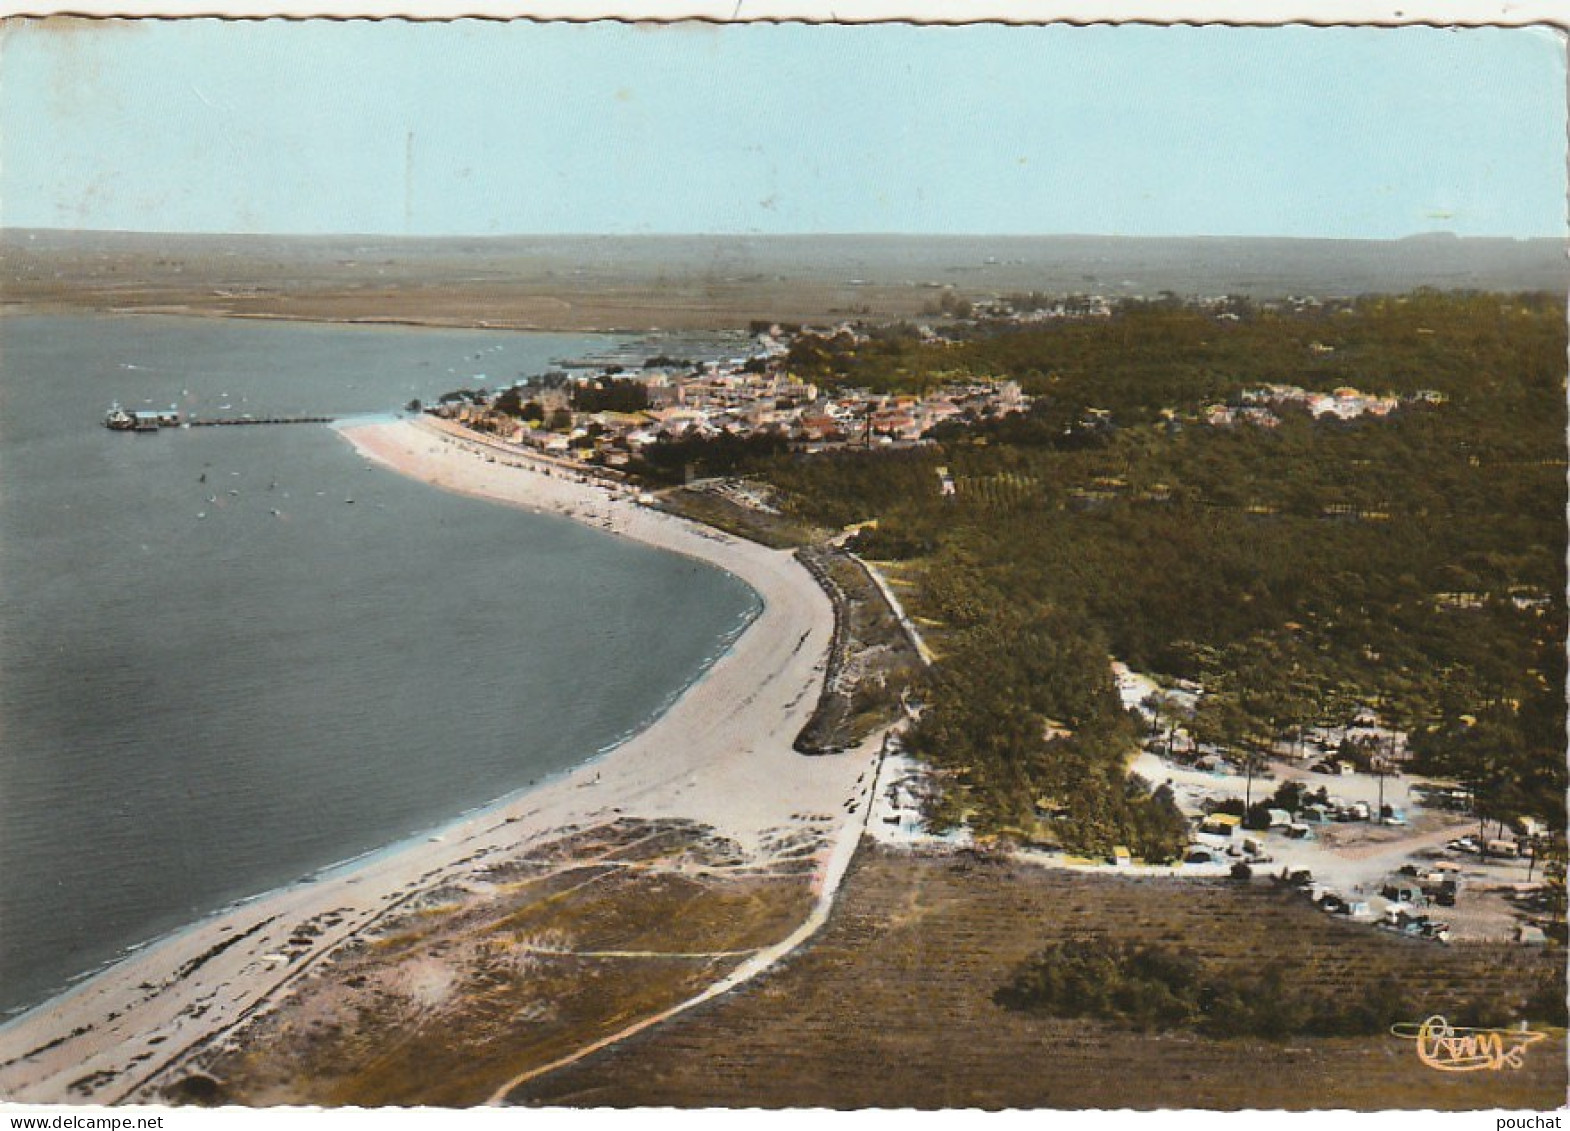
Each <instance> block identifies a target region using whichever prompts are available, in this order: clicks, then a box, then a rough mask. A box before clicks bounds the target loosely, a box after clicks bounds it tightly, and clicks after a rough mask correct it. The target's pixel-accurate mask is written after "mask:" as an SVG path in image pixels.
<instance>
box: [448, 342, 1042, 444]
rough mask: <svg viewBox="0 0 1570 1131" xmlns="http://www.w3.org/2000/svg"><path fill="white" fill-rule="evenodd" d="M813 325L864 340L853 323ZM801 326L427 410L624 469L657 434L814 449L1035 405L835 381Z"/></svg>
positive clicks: (999, 394) (963, 385)
mask: <svg viewBox="0 0 1570 1131" xmlns="http://www.w3.org/2000/svg"><path fill="white" fill-rule="evenodd" d="M800 333H805V334H808V335H810V336H825V337H836V338H839V339H841V340H842V341H843V340H844V339H847V338H848V339H849V341H850V342H851V343H852V344H854V343H856V342H858V341H863V342H864V341H865V340H866V334H865V330H864V329H862V328H858V327H855V326H851V325H849V324H845V325H841V326H839V327H836V328H834V329H833V330H829V331H825V332H823V333H822V334H821V335H814V334H813V333H812V332H811V331H800V332H798V334H800ZM798 334H792V333H790V332H788V331H786V330H784V329H782V328H781V327H779V326H773V327H771V328H770V329H768V330H767V331H766V332H764V333H762V334H760V335H758V336H757V338H756V339H755V340H754V345H755V351H754V352H753V353H751V354H750V355H749V356H746V357H735V358H730V359H725V360H715V361H701V362H697V363H690V364H679V365H673V364H670V360H669V359H667V358H659V357H656V358H652V359H650V360H649V362H648V363H647V364H646V365H644V366H643V367H642V368H641V369H639V370H636V371H631V372H629V371H628V370H627V369H626V368H624V367H623V366H620V365H614V364H612V365H606V366H600V367H593V368H579V369H576V370H574V371H572V372H567V371H564V370H556V371H552V372H549V373H546V374H544V375H542V376H540V377H537V378H533V379H531V380H530V381H528V382H527V383H525V384H522V385H518V386H513V387H512V388H509V389H504V390H500V391H497V392H494V393H490V392H486V391H484V390H482V389H481V390H467V389H465V390H459V391H455V392H452V393H448V394H445V395H444V396H443V397H442V398H441V400H440V402H439V403H438V404H436V405H434V406H431V408H430V409H429V411H430V412H431V413H432V414H433V415H436V416H438V417H442V418H444V419H449V420H454V421H457V422H458V423H460V424H463V425H465V426H466V427H468V428H471V429H473V430H475V431H477V432H483V433H488V434H490V435H493V436H496V437H497V438H499V439H501V440H504V441H506V442H508V443H512V444H516V445H519V446H521V447H524V448H529V449H533V450H535V451H538V452H543V453H545V454H547V455H552V456H558V457H566V458H571V459H573V460H576V461H578V462H580V463H582V464H584V465H587V466H597V467H602V468H607V469H611V470H612V471H615V470H620V469H625V468H626V467H628V466H629V465H630V464H632V463H633V462H634V461H635V459H636V457H637V456H638V455H639V454H640V453H642V452H643V451H645V450H646V449H647V448H649V447H650V446H651V445H655V444H659V443H662V442H671V441H679V440H691V439H699V440H706V439H714V438H716V437H721V436H725V437H730V438H733V439H739V440H746V439H749V438H754V437H773V438H777V439H779V440H781V441H784V442H788V443H790V444H792V445H795V446H797V447H799V448H800V449H802V450H805V451H808V452H820V451H827V450H832V449H835V448H847V447H858V446H859V447H863V448H866V447H882V448H887V447H893V446H899V445H909V444H913V443H917V442H920V441H921V439H922V438H923V437H924V436H926V435H927V433H928V432H930V431H931V430H932V429H933V428H935V427H937V426H938V425H941V424H944V423H948V422H964V423H976V422H980V421H984V420H993V419H997V418H999V417H1002V416H1005V415H1007V414H1009V413H1012V412H1022V411H1025V410H1027V409H1028V408H1029V405H1030V398H1029V397H1027V396H1025V395H1024V394H1023V393H1022V392H1021V391H1020V387H1019V383H1018V382H1016V381H1012V380H966V381H956V382H954V383H952V384H946V385H944V386H942V387H940V388H938V389H936V390H934V391H933V392H931V393H927V394H925V395H913V394H893V393H887V394H875V393H872V392H871V391H869V390H865V389H848V390H841V391H837V392H832V393H831V392H829V391H828V390H825V389H821V388H820V387H819V386H818V385H817V384H815V383H813V382H812V381H810V380H806V379H803V378H801V377H799V376H796V375H794V374H793V373H792V372H791V370H790V366H789V363H788V360H787V356H788V353H789V346H790V342H791V340H792V339H793V338H795V337H797V336H798Z"/></svg>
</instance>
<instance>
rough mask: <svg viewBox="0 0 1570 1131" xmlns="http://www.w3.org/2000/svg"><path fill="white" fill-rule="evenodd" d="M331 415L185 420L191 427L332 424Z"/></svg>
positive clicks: (226, 417) (223, 417)
mask: <svg viewBox="0 0 1570 1131" xmlns="http://www.w3.org/2000/svg"><path fill="white" fill-rule="evenodd" d="M334 419H336V418H335V417H331V416H222V417H213V418H212V419H210V420H203V419H201V418H196V417H193V418H192V419H190V420H187V421H185V424H186V425H187V426H188V427H191V428H227V427H233V426H235V425H239V424H331V423H332V422H333V420H334Z"/></svg>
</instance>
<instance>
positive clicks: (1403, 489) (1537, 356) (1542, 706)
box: [750, 291, 1566, 856]
mask: <svg viewBox="0 0 1570 1131" xmlns="http://www.w3.org/2000/svg"><path fill="white" fill-rule="evenodd" d="M793 361H794V362H795V364H797V365H798V366H800V367H801V368H802V370H803V375H805V376H810V377H812V378H813V379H815V380H818V381H820V382H822V383H825V384H827V385H829V386H830V387H839V388H857V387H860V388H873V389H897V388H922V387H925V386H929V385H931V384H932V383H934V382H936V381H941V380H951V379H954V378H955V377H962V378H968V377H987V378H1013V379H1015V380H1018V381H1019V382H1020V383H1021V384H1022V386H1023V387H1024V390H1025V391H1026V392H1027V393H1029V394H1030V395H1031V396H1032V398H1033V402H1032V404H1031V408H1030V411H1029V412H1028V413H1024V414H1015V415H1013V416H1010V417H1007V418H1005V419H1003V420H999V421H993V422H989V423H984V424H980V425H966V426H950V427H949V428H948V430H947V431H946V432H944V433H942V434H940V436H939V442H938V443H936V444H932V445H927V446H922V447H917V448H911V449H906V450H902V451H896V452H878V451H855V450H851V451H842V452H838V453H823V454H819V455H815V456H811V457H803V456H791V455H775V456H770V457H766V458H760V459H758V460H757V461H756V462H755V464H754V465H753V466H752V467H751V468H750V470H751V471H752V472H753V473H754V474H760V475H762V476H764V477H766V478H767V479H768V480H770V481H771V482H772V483H773V484H775V485H776V486H777V487H779V488H781V489H782V490H783V491H784V492H785V495H786V497H787V498H788V499H789V500H790V505H791V507H793V508H794V510H795V513H796V516H797V517H799V518H801V519H804V520H808V521H811V522H815V523H820V524H825V525H831V526H842V525H845V524H848V523H852V522H859V521H863V520H867V519H873V518H875V519H876V520H877V525H876V528H875V529H873V530H870V531H868V532H867V533H865V534H864V535H862V536H861V537H860V539H859V549H860V550H861V551H862V552H863V553H864V554H865V555H866V556H868V557H870V558H873V559H893V560H899V561H901V562H904V563H907V564H908V565H909V566H910V567H911V568H913V570H914V572H915V576H916V577H917V578H918V580H919V586H918V594H917V596H916V598H915V599H914V601H913V609H912V611H913V612H914V613H916V614H917V615H919V616H921V617H924V618H928V619H929V620H931V621H933V622H936V624H937V626H938V627H937V629H936V630H935V635H934V644H935V647H936V649H937V651H938V652H939V654H940V657H941V659H940V662H939V663H938V664H937V665H936V666H935V668H934V669H933V670H932V672H931V673H930V677H929V679H928V680H927V685H926V687H925V689H924V702H925V712H924V713H923V715H922V717H921V720H920V722H919V724H918V725H917V726H916V727H915V728H914V729H913V732H912V734H911V735H910V741H911V744H912V745H913V746H914V748H915V749H916V750H917V751H918V752H920V753H921V754H922V755H923V756H924V757H926V758H927V759H929V760H930V761H932V762H933V763H934V764H935V765H936V766H938V767H939V768H940V769H941V770H943V771H944V774H943V775H942V776H943V780H944V781H945V782H946V783H947V784H946V788H945V791H944V797H943V799H942V800H941V801H940V802H939V803H938V805H937V814H936V815H937V816H938V817H939V818H940V819H941V820H944V821H953V820H957V819H959V818H960V817H961V816H968V817H969V818H970V819H971V821H972V822H973V823H974V824H975V825H977V826H978V827H979V828H981V829H983V830H988V829H990V830H993V831H1003V832H1007V831H1009V830H1017V829H1020V828H1023V827H1026V826H1028V825H1030V824H1031V823H1032V822H1033V819H1034V818H1035V817H1036V816H1038V815H1040V814H1041V813H1042V812H1043V811H1044V809H1051V810H1052V811H1054V812H1055V814H1056V816H1057V817H1058V818H1059V819H1058V820H1057V821H1056V822H1054V827H1055V828H1056V829H1057V830H1058V831H1057V834H1056V835H1057V839H1058V840H1059V841H1060V842H1061V843H1062V844H1063V845H1064V846H1065V847H1069V848H1073V849H1078V850H1082V851H1105V850H1107V849H1108V848H1110V846H1111V845H1113V844H1116V843H1125V844H1130V845H1131V846H1133V847H1135V849H1136V851H1143V852H1144V853H1145V854H1147V855H1153V856H1159V855H1161V854H1162V853H1164V852H1166V851H1170V850H1171V848H1172V846H1173V845H1174V832H1173V830H1174V827H1175V826H1174V824H1173V818H1174V814H1173V813H1172V811H1171V807H1170V805H1169V804H1168V803H1167V802H1166V801H1165V800H1164V799H1163V798H1161V797H1158V796H1152V795H1150V794H1148V792H1147V791H1146V790H1144V789H1143V788H1141V787H1140V785H1139V783H1131V782H1130V781H1129V780H1128V778H1127V776H1126V774H1125V771H1124V767H1125V766H1126V757H1127V755H1128V754H1129V753H1130V752H1131V750H1132V748H1133V744H1134V738H1135V735H1134V727H1133V724H1132V722H1131V720H1130V719H1129V718H1128V716H1127V715H1126V714H1125V713H1124V712H1123V711H1122V710H1121V709H1120V707H1119V704H1118V702H1117V700H1116V696H1115V693H1114V685H1113V683H1112V680H1111V677H1110V675H1109V673H1108V671H1107V659H1108V656H1109V655H1110V656H1116V657H1117V658H1119V659H1122V660H1124V661H1126V662H1127V663H1129V664H1130V665H1132V666H1133V667H1134V668H1136V669H1139V670H1143V671H1147V672H1151V673H1154V674H1157V675H1158V676H1164V677H1172V678H1187V679H1193V680H1197V681H1200V682H1201V683H1202V684H1203V686H1204V688H1205V692H1206V694H1205V696H1204V698H1203V700H1202V705H1201V711H1200V717H1199V718H1198V719H1195V720H1193V721H1192V722H1191V724H1190V725H1191V727H1192V729H1194V731H1195V732H1196V734H1198V735H1199V736H1200V737H1202V738H1208V739H1211V740H1213V741H1217V742H1220V743H1223V744H1225V745H1227V746H1228V747H1230V748H1232V749H1234V750H1238V751H1240V752H1247V751H1249V750H1250V749H1257V748H1260V747H1262V746H1263V745H1264V744H1266V743H1268V742H1269V741H1271V740H1273V739H1277V738H1290V737H1291V736H1292V735H1293V734H1294V733H1295V732H1297V731H1298V730H1299V729H1300V728H1302V727H1305V726H1308V725H1311V724H1315V723H1329V724H1335V723H1344V722H1346V721H1347V720H1348V718H1349V717H1350V715H1351V713H1352V712H1354V711H1356V710H1357V709H1358V708H1360V707H1369V708H1373V709H1375V710H1377V711H1378V712H1379V713H1380V715H1382V716H1383V717H1384V719H1385V720H1386V721H1388V722H1390V723H1392V724H1394V725H1396V726H1398V727H1401V728H1403V729H1406V730H1408V731H1409V732H1411V734H1412V735H1413V747H1414V750H1415V751H1416V757H1417V768H1419V769H1421V770H1425V771H1428V772H1431V773H1436V774H1443V775H1449V776H1453V777H1456V778H1458V779H1460V780H1462V781H1463V782H1465V783H1467V784H1469V785H1472V786H1473V787H1474V788H1475V790H1476V792H1477V796H1478V799H1479V807H1480V808H1481V809H1482V810H1483V812H1484V813H1486V814H1487V815H1490V816H1493V817H1496V818H1500V819H1509V818H1511V817H1514V816H1518V815H1522V814H1534V815H1537V816H1540V817H1545V818H1547V819H1549V820H1550V821H1551V822H1553V824H1554V825H1555V826H1556V827H1563V822H1564V811H1563V793H1564V783H1565V771H1564V748H1565V727H1564V723H1565V718H1564V716H1565V704H1564V686H1565V654H1564V640H1565V601H1564V593H1565V575H1564V570H1565V543H1566V524H1565V513H1566V511H1565V505H1566V461H1565V454H1566V410H1565V369H1566V328H1565V310H1564V305H1563V302H1562V301H1561V300H1559V299H1556V298H1554V299H1551V298H1549V297H1546V296H1541V295H1494V294H1475V293H1454V294H1443V293H1437V292H1432V291H1420V292H1417V293H1414V294H1410V295H1406V296H1376V297H1367V298H1363V299H1359V300H1356V301H1352V302H1347V303H1344V304H1341V305H1340V306H1339V307H1335V308H1319V309H1312V308H1311V309H1307V310H1298V309H1293V310H1287V309H1282V310H1271V309H1268V308H1259V309H1247V310H1245V311H1244V312H1243V314H1242V315H1241V316H1236V317H1235V318H1234V316H1230V315H1229V316H1227V317H1225V318H1218V317H1216V316H1215V315H1214V314H1213V313H1210V312H1205V311H1201V310H1195V309H1188V308H1184V307H1183V306H1181V305H1180V304H1170V303H1168V304H1150V305H1138V304H1131V305H1127V306H1125V307H1124V308H1123V309H1121V310H1120V311H1119V312H1118V313H1116V314H1115V315H1114V316H1112V317H1110V318H1103V319H1094V320H1073V321H1063V322H1059V323H1056V324H1047V325H1043V326H1038V327H1031V328H1028V329H1025V328H978V329H976V330H974V331H972V332H971V333H970V335H969V337H968V339H967V340H965V341H962V342H959V343H951V344H942V343H937V344H923V343H921V342H920V341H919V339H917V338H916V337H915V336H914V335H912V334H909V333H905V332H900V331H898V330H895V331H886V332H883V333H880V334H878V335H875V336H874V338H873V340H871V341H868V342H865V343H863V344H861V345H859V346H857V345H856V344H854V343H851V342H849V340H848V337H846V338H841V339H838V340H834V341H827V342H825V341H823V340H819V341H816V342H813V343H810V348H809V347H802V348H799V349H798V350H797V351H795V352H794V353H793ZM1267 383H1282V384H1288V385H1296V386H1301V387H1303V388H1305V389H1310V390H1319V391H1331V390H1334V389H1336V388H1338V387H1343V386H1351V387H1355V388H1357V389H1359V390H1362V391H1364V392H1367V393H1374V394H1386V393H1392V394H1396V395H1398V396H1400V397H1402V398H1404V400H1403V404H1402V405H1401V407H1400V408H1398V409H1396V410H1395V411H1393V412H1391V413H1390V414H1389V415H1388V416H1384V417H1373V416H1364V417H1360V418H1357V419H1353V420H1346V421H1342V420H1337V419H1334V418H1328V417H1326V418H1317V419H1316V418H1314V417H1311V416H1310V415H1309V413H1308V412H1307V410H1306V409H1304V408H1302V407H1297V406H1287V407H1284V408H1282V409H1280V410H1278V415H1279V418H1280V422H1279V426H1277V427H1273V428H1266V427H1260V426H1257V425H1253V424H1249V423H1236V424H1232V425H1225V426H1211V425H1208V424H1206V423H1204V422H1203V412H1204V410H1205V408H1206V407H1207V406H1209V405H1212V404H1222V403H1231V404H1238V403H1239V398H1240V395H1241V394H1242V393H1243V392H1244V391H1245V390H1249V389H1255V388H1258V387H1260V386H1261V385H1264V384H1267ZM1424 391H1427V392H1428V393H1429V394H1430V395H1428V396H1427V397H1426V399H1422V400H1410V398H1414V397H1415V395H1416V394H1419V393H1420V392H1424ZM1432 394H1437V396H1436V395H1432ZM939 467H946V468H947V469H948V471H949V473H950V474H951V475H952V476H953V479H954V482H955V484H956V487H957V492H956V494H954V495H952V496H948V497H944V496H942V495H941V494H940V493H939V490H938V486H939V477H938V473H937V469H938V468H939ZM1065 731H1067V732H1068V733H1067V734H1065V733H1064V732H1065Z"/></svg>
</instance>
